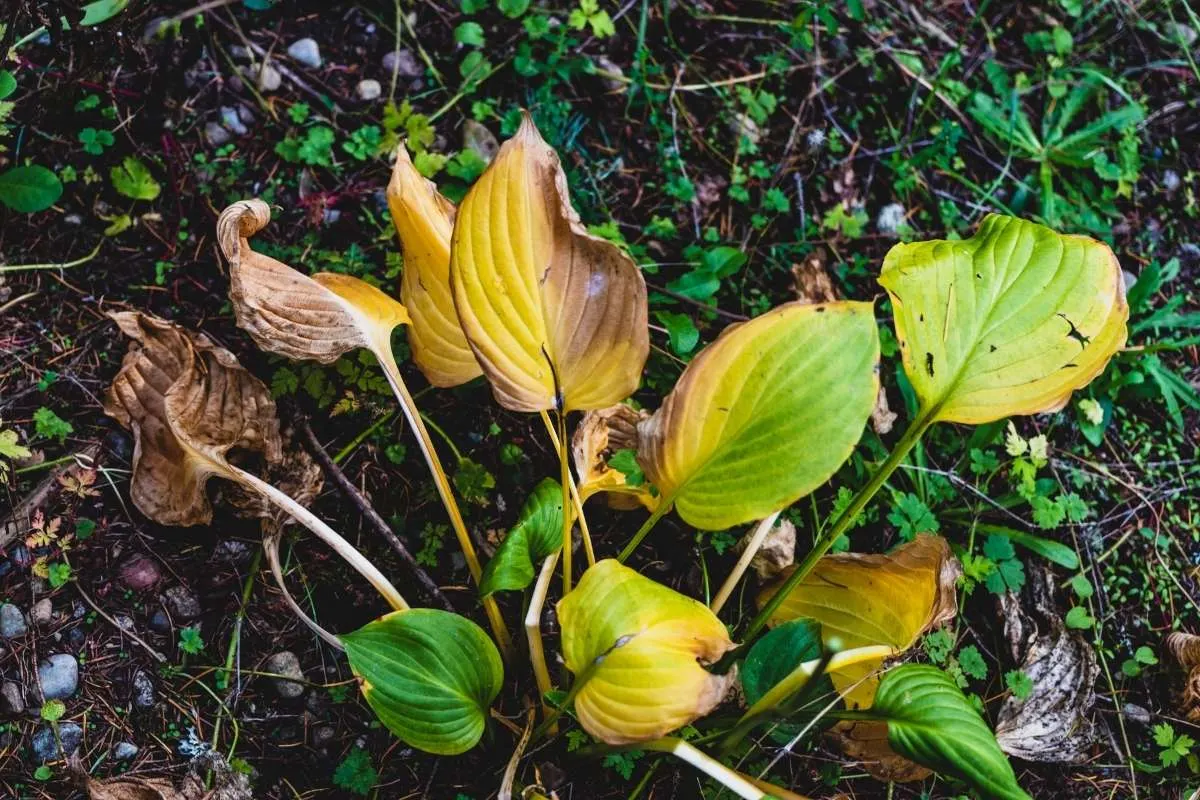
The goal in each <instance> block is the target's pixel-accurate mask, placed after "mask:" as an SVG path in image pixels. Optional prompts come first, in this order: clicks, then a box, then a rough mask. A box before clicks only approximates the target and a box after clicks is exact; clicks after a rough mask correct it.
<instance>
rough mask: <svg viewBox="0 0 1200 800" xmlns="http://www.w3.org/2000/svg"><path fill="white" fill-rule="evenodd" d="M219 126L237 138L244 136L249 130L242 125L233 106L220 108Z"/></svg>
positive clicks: (239, 116) (240, 116)
mask: <svg viewBox="0 0 1200 800" xmlns="http://www.w3.org/2000/svg"><path fill="white" fill-rule="evenodd" d="M221 124H222V125H224V126H225V127H226V128H228V129H229V130H231V131H233V132H234V133H236V134H237V135H238V136H245V135H246V134H247V133H249V132H250V130H249V129H248V128H247V127H246V126H245V125H243V124H242V115H241V114H239V113H238V110H237V109H236V108H234V107H233V106H221Z"/></svg>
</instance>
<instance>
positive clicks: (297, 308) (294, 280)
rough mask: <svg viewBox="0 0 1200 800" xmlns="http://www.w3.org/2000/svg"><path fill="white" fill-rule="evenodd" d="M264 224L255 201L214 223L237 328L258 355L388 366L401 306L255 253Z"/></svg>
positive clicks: (353, 282)
mask: <svg viewBox="0 0 1200 800" xmlns="http://www.w3.org/2000/svg"><path fill="white" fill-rule="evenodd" d="M270 221H271V209H270V207H269V206H268V205H267V204H266V203H264V202H263V201H262V200H258V199H254V200H241V201H238V202H236V203H234V204H233V205H231V206H229V207H228V208H226V209H225V210H224V211H223V212H221V216H220V218H219V219H218V220H217V243H218V245H219V246H220V248H221V252H222V253H223V254H224V255H225V258H226V260H228V261H229V278H230V286H229V298H230V300H232V301H233V310H234V313H235V314H236V315H237V322H238V326H239V327H241V328H243V329H244V330H245V331H246V332H247V333H249V334H250V336H251V337H252V338H253V339H254V341H255V343H256V344H257V345H258V346H259V347H261V348H262V349H263V350H266V351H268V352H271V353H278V354H279V355H282V356H286V357H287V358H292V359H297V360H301V361H303V360H312V361H318V362H320V363H322V364H329V363H332V362H333V361H336V360H337V359H338V357H339V356H341V355H342V354H343V353H346V352H348V351H350V350H355V349H358V348H360V347H365V348H367V349H369V350H371V351H372V352H374V353H375V355H376V357H377V358H378V359H379V360H380V362H381V363H384V364H385V366H386V364H387V362H385V359H387V361H391V360H392V345H391V336H392V329H393V328H395V327H396V326H397V325H400V324H402V323H406V322H408V312H407V311H406V310H405V308H404V306H402V305H400V303H398V302H396V301H395V300H393V299H392V298H390V297H388V296H387V295H386V294H384V293H383V292H381V291H379V289H376V288H375V287H374V286H371V285H370V284H368V283H365V282H363V281H361V280H359V279H357V278H352V277H350V276H348V275H338V274H334V273H330V272H320V273H317V274H315V275H313V276H312V277H309V276H307V275H304V274H303V273H301V272H298V271H296V270H294V269H292V268H291V267H289V266H288V265H287V264H284V263H282V262H280V261H276V260H275V259H273V258H271V257H269V256H265V255H263V254H262V253H257V252H255V251H254V250H253V249H252V248H251V247H250V238H251V237H252V236H254V235H255V234H256V233H258V232H259V231H260V230H262V229H263V228H264V227H266V225H267V223H268V222H270Z"/></svg>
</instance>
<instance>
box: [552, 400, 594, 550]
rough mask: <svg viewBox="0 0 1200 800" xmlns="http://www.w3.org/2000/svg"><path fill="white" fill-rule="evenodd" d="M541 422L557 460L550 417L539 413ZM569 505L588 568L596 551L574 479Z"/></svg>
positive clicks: (557, 445)
mask: <svg viewBox="0 0 1200 800" xmlns="http://www.w3.org/2000/svg"><path fill="white" fill-rule="evenodd" d="M541 415H542V422H543V423H545V425H546V433H548V434H550V441H551V442H553V443H554V449H555V450H556V451H557V452H558V454H559V456H558V457H559V458H560V459H561V458H564V456H563V450H564V448H563V446H562V444H561V443H560V442H559V438H558V432H557V431H556V430H555V429H554V424H553V423H551V422H550V415H549V414H548V413H546V412H545V411H542V412H541ZM571 505H573V506H574V507H575V519H576V520H578V521H579V533H580V535H581V536H582V537H583V552H584V555H586V556H587V560H588V566H589V567H590V566H592V565H594V564H595V563H596V551H595V550H593V549H592V533H591V531H590V530H588V524H587V518H586V517H584V515H583V498H581V497H580V496H579V487H578V486H576V485H575V479H574V478H572V479H571Z"/></svg>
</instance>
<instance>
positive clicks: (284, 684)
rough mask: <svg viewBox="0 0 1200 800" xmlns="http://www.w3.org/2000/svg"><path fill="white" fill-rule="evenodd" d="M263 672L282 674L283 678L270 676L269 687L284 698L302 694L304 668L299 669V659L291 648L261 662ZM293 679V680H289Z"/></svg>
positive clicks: (294, 697) (290, 698)
mask: <svg viewBox="0 0 1200 800" xmlns="http://www.w3.org/2000/svg"><path fill="white" fill-rule="evenodd" d="M263 672H270V673H272V674H274V675H284V676H287V677H284V678H270V685H271V688H272V689H274V690H275V693H276V694H277V695H279V696H280V697H282V698H284V699H285V700H294V699H296V698H297V697H299V696H300V695H302V694H304V684H303V683H298V682H297V681H303V680H304V670H302V669H300V659H299V658H297V657H296V654H295V653H293V652H292V651H291V650H284V651H282V652H279V653H276V654H275V655H273V656H271V657H270V658H268V659H267V660H266V663H264V664H263ZM289 678H291V679H295V680H289Z"/></svg>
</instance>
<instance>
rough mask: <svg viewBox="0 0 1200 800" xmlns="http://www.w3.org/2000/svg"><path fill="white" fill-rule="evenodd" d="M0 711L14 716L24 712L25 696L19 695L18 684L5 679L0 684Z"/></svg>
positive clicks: (19, 688)
mask: <svg viewBox="0 0 1200 800" xmlns="http://www.w3.org/2000/svg"><path fill="white" fill-rule="evenodd" d="M0 711H3V712H4V713H5V714H12V715H14V716H15V715H17V714H24V713H25V698H24V697H22V696H21V687H20V685H18V684H16V683H12V682H11V681H5V683H4V685H3V686H0Z"/></svg>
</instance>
